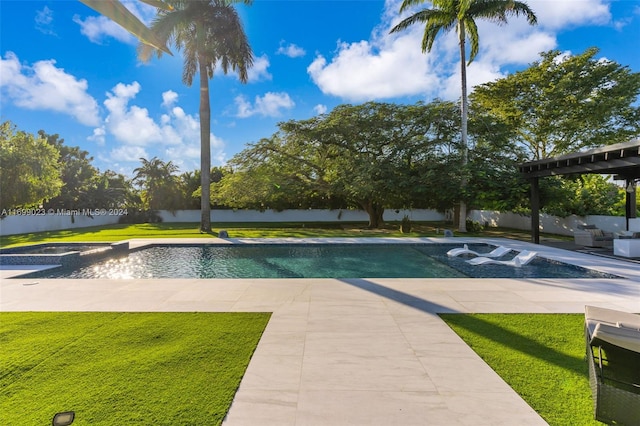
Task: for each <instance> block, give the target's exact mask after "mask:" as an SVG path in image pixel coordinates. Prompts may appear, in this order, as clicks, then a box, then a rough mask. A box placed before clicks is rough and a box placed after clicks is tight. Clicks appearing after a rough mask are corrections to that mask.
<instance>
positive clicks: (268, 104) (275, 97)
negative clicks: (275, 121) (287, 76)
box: [234, 92, 295, 118]
mask: <svg viewBox="0 0 640 426" xmlns="http://www.w3.org/2000/svg"><path fill="white" fill-rule="evenodd" d="M234 101H235V103H236V106H237V108H238V112H237V114H236V115H237V117H240V118H247V117H251V116H253V115H262V116H265V117H278V116H279V115H281V114H282V111H281V110H282V109H291V108H293V107H294V106H295V102H293V100H292V99H291V98H290V97H289V95H288V94H287V93H284V92H280V93H274V92H267V93H266V94H265V95H264V96H256V98H255V102H254V104H253V105H251V102H249V101H247V100H246V98H245V97H244V96H242V95H240V96H236V98H235V100H234Z"/></svg>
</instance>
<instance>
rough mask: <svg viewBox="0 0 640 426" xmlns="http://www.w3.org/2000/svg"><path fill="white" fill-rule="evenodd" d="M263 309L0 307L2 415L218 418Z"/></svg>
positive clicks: (167, 420)
mask: <svg viewBox="0 0 640 426" xmlns="http://www.w3.org/2000/svg"><path fill="white" fill-rule="evenodd" d="M269 317H270V314H269V313H104V312H66V313H64V312H49V313H47V312H31V313H23V312H15V313H13V312H1V313H0V345H1V346H2V354H1V355H0V360H1V361H2V362H1V365H2V366H3V368H2V374H1V375H0V406H2V410H0V423H2V424H5V425H11V424H16V425H17V424H34V425H35V424H43V425H44V424H50V422H51V419H52V418H53V415H54V414H55V413H56V412H60V411H66V410H73V411H75V413H76V420H77V421H79V422H81V423H82V424H92V425H100V424H104V425H113V424H133V423H143V424H207V425H209V424H216V425H217V424H221V423H222V420H223V419H224V417H225V415H226V413H227V411H228V409H229V407H230V405H231V402H232V399H233V396H234V394H235V392H236V390H237V388H238V386H239V384H240V380H241V378H242V376H243V374H244V372H245V369H246V366H247V365H248V363H249V360H250V359H251V355H252V354H253V351H254V350H255V347H256V346H257V344H258V341H259V340H260V336H261V335H262V332H263V331H264V328H265V326H266V325H267V322H268V320H269Z"/></svg>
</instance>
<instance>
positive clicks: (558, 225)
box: [468, 210, 640, 235]
mask: <svg viewBox="0 0 640 426" xmlns="http://www.w3.org/2000/svg"><path fill="white" fill-rule="evenodd" d="M468 218H469V219H471V220H473V221H476V222H479V223H482V224H486V225H488V226H500V227H504V228H513V229H522V230H527V231H528V230H531V216H523V215H519V214H515V213H500V212H495V211H488V210H473V211H471V212H470V213H469V216H468ZM581 224H593V225H596V226H597V227H598V228H600V229H602V230H604V231H609V232H621V231H625V230H626V229H627V224H626V221H625V218H624V217H620V216H596V215H593V216H576V215H571V216H569V217H565V218H561V217H557V216H550V215H547V214H541V215H540V231H541V232H546V233H549V234H558V235H573V231H574V230H575V229H576V228H577V226H578V225H581ZM629 230H630V231H635V232H640V219H629Z"/></svg>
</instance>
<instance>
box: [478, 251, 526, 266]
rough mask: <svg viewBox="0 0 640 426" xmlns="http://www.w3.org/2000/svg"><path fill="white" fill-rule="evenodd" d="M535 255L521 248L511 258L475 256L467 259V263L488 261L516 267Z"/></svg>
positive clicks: (481, 263)
mask: <svg viewBox="0 0 640 426" xmlns="http://www.w3.org/2000/svg"><path fill="white" fill-rule="evenodd" d="M537 255H538V253H537V252H535V251H528V250H523V251H521V252H520V253H519V254H518V255H517V256H516V257H514V258H513V259H511V260H495V259H491V258H489V257H476V258H473V259H471V260H467V263H470V264H472V265H486V264H488V263H495V264H498V265H508V266H515V267H516V268H519V267H521V266H524V265H526V264H527V263H529V262H531V261H532V260H533V259H535V257H536V256H537Z"/></svg>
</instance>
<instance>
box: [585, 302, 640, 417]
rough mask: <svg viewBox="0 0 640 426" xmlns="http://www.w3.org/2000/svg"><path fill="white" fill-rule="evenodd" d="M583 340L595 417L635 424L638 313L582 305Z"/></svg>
mask: <svg viewBox="0 0 640 426" xmlns="http://www.w3.org/2000/svg"><path fill="white" fill-rule="evenodd" d="M585 340H586V355H587V363H588V364H589V384H590V386H591V393H592V396H593V407H594V417H595V419H596V420H598V421H601V422H604V423H607V424H616V425H637V424H638V419H640V315H635V314H630V313H627V312H621V311H617V310H613V309H606V308H598V307H595V306H585Z"/></svg>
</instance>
